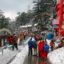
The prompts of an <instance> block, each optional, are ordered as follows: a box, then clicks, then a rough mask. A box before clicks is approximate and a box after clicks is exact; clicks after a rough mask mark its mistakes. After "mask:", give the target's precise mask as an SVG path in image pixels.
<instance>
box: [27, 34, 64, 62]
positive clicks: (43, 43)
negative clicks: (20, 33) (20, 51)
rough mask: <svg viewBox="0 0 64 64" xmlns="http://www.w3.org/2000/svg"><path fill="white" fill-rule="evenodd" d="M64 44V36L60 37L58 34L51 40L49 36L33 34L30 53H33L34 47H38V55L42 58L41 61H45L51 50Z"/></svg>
mask: <svg viewBox="0 0 64 64" xmlns="http://www.w3.org/2000/svg"><path fill="white" fill-rule="evenodd" d="M63 46H64V38H59V37H58V36H53V38H52V39H51V40H48V39H47V37H44V39H43V38H42V35H40V34H38V35H37V36H34V35H33V36H31V38H30V40H29V42H28V47H29V55H33V49H36V55H37V56H38V57H39V58H40V61H41V60H43V61H45V60H46V59H47V55H48V53H49V52H51V51H53V50H55V49H57V48H61V47H63ZM34 52H35V51H34Z"/></svg>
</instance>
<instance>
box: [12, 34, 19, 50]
mask: <svg viewBox="0 0 64 64" xmlns="http://www.w3.org/2000/svg"><path fill="white" fill-rule="evenodd" d="M14 47H15V48H16V50H18V45H17V37H16V35H15V34H14V35H13V50H14Z"/></svg>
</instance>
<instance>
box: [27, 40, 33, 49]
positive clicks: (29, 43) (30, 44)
mask: <svg viewBox="0 0 64 64" xmlns="http://www.w3.org/2000/svg"><path fill="white" fill-rule="evenodd" d="M33 43H34V42H33V41H32V40H29V41H28V46H29V48H33V47H34V45H33Z"/></svg>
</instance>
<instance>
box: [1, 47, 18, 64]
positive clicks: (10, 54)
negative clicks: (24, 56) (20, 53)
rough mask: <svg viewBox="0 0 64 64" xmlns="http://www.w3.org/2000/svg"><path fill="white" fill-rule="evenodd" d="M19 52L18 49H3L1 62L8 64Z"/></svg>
mask: <svg viewBox="0 0 64 64" xmlns="http://www.w3.org/2000/svg"><path fill="white" fill-rule="evenodd" d="M16 54H17V51H16V50H15V51H12V50H9V49H8V48H7V49H4V50H3V55H2V52H0V64H7V63H8V62H9V61H10V60H11V59H12V58H13V57H14V56H15V55H16Z"/></svg>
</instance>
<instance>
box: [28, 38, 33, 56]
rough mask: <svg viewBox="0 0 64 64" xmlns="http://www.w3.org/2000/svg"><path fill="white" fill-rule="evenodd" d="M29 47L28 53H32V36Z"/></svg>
mask: <svg viewBox="0 0 64 64" xmlns="http://www.w3.org/2000/svg"><path fill="white" fill-rule="evenodd" d="M28 47H29V54H28V55H32V48H33V47H34V46H33V41H32V38H31V39H30V40H29V41H28Z"/></svg>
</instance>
